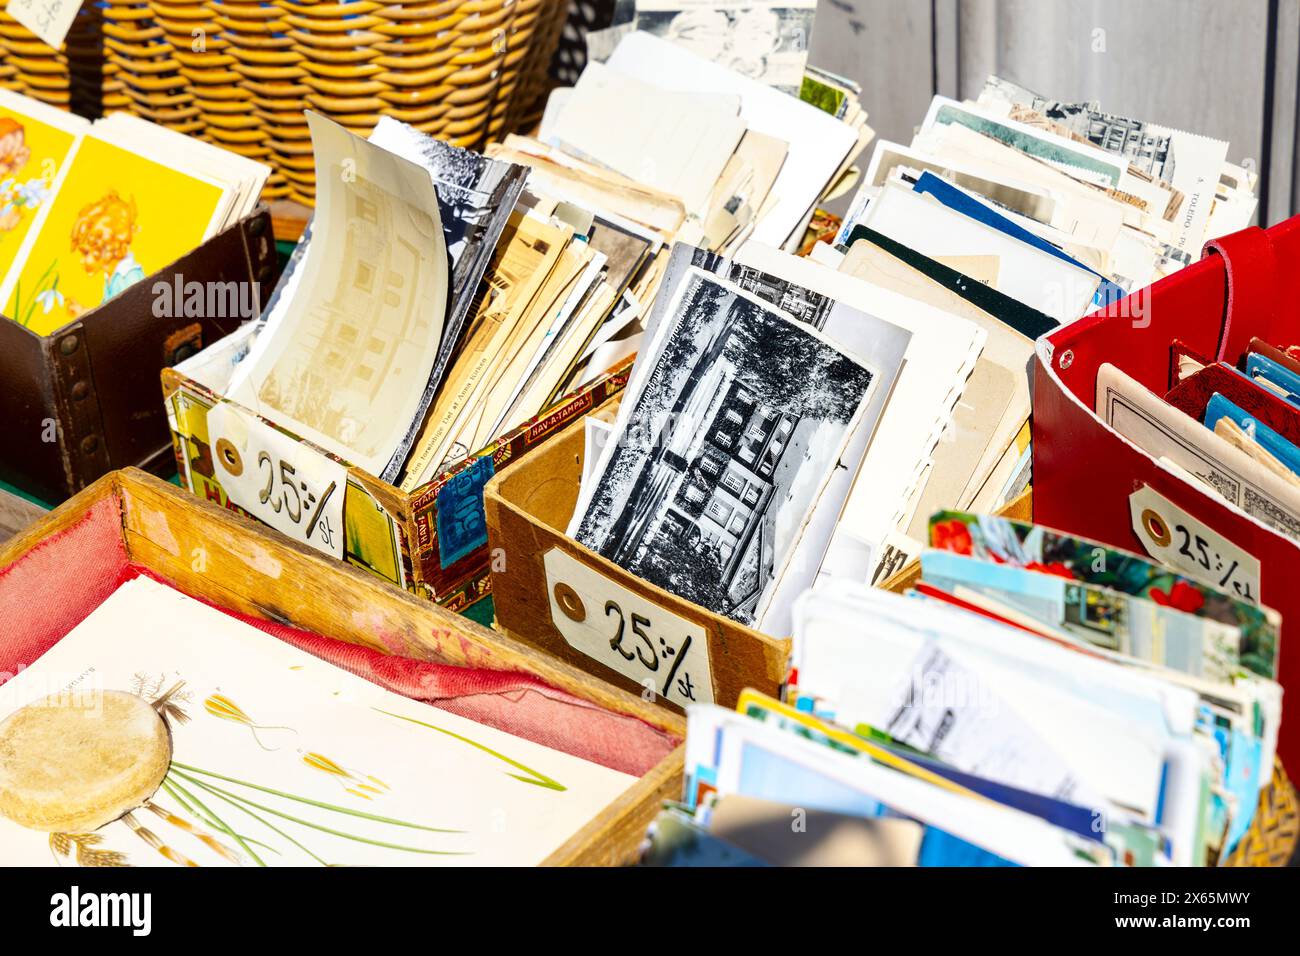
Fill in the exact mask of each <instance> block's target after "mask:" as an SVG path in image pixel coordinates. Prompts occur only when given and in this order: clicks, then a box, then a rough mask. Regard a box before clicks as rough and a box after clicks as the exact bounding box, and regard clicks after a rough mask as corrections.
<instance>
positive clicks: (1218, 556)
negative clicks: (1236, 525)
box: [1128, 485, 1260, 604]
mask: <svg viewBox="0 0 1300 956" xmlns="http://www.w3.org/2000/svg"><path fill="white" fill-rule="evenodd" d="M1128 506H1129V514H1130V516H1131V517H1132V519H1133V533H1134V534H1136V535H1137V536H1138V540H1139V541H1141V542H1142V545H1143V547H1145V548H1146V550H1147V554H1149V555H1151V557H1153V558H1155V559H1156V560H1158V561H1161V562H1162V563H1164V564H1167V565H1169V566H1170V567H1173V568H1177V569H1178V570H1179V571H1181V572H1183V573H1184V574H1186V575H1187V576H1188V577H1190V578H1196V579H1197V580H1198V581H1204V582H1205V583H1206V584H1208V585H1210V586H1211V587H1215V588H1218V589H1219V590H1220V591H1224V592H1226V593H1228V594H1231V595H1235V596H1236V597H1238V598H1240V599H1241V600H1243V601H1250V602H1252V603H1254V604H1258V603H1259V601H1260V594H1259V558H1257V557H1255V556H1254V555H1253V554H1251V553H1250V552H1249V551H1245V550H1243V549H1242V548H1239V547H1237V545H1235V544H1233V543H1232V542H1231V541H1229V540H1228V539H1227V538H1225V537H1224V536H1223V535H1221V534H1219V533H1218V532H1217V531H1215V530H1214V529H1213V528H1211V527H1210V526H1209V525H1207V524H1205V523H1204V522H1202V521H1200V520H1198V519H1197V518H1195V517H1193V516H1192V515H1190V514H1188V513H1187V512H1186V511H1184V510H1183V509H1182V508H1180V507H1178V506H1177V505H1176V504H1174V503H1173V502H1172V501H1170V500H1169V499H1168V498H1166V497H1165V496H1164V495H1162V494H1160V493H1159V492H1157V491H1155V490H1153V489H1151V488H1148V487H1146V486H1145V485H1144V486H1143V487H1141V488H1139V489H1138V490H1137V491H1135V492H1133V494H1131V495H1129V499H1128Z"/></svg>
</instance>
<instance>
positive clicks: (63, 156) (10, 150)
mask: <svg viewBox="0 0 1300 956" xmlns="http://www.w3.org/2000/svg"><path fill="white" fill-rule="evenodd" d="M89 125H90V124H89V123H87V122H86V121H85V120H82V119H81V118H80V117H77V116H73V115H70V114H67V113H64V112H62V111H61V110H56V109H54V108H53V107H48V106H44V104H41V103H38V102H36V101H34V100H29V99H27V98H26V97H21V96H18V95H17V94H15V93H11V92H9V91H8V90H0V263H3V265H2V266H0V285H3V283H4V278H5V272H7V271H8V270H9V269H10V268H11V267H13V266H14V265H15V264H16V263H17V262H18V250H19V249H20V248H22V245H23V241H24V240H25V239H26V238H27V235H28V233H29V232H30V231H31V229H32V227H33V226H34V225H35V223H36V222H37V220H38V218H39V213H40V211H41V210H42V208H44V207H46V206H48V205H49V203H50V201H51V200H52V199H53V198H54V193H55V191H56V190H57V188H58V186H59V184H60V183H61V182H62V179H63V173H64V171H65V170H66V169H67V166H68V164H69V162H70V160H71V159H72V157H73V155H74V154H75V153H76V150H77V147H78V146H79V145H80V143H81V134H82V133H83V132H84V131H85V130H86V129H87V128H88V127H89ZM47 298H48V297H47ZM0 304H2V303H0ZM42 307H43V305H42V302H41V301H40V300H39V299H37V298H36V297H35V296H32V297H28V298H26V299H25V300H24V301H22V302H20V303H18V307H17V310H16V311H13V312H10V311H8V310H0V311H4V313H5V314H7V315H8V316H9V317H10V318H12V319H14V320H15V321H17V322H18V323H19V324H20V325H25V324H27V323H28V322H30V321H31V320H32V319H33V318H34V317H35V315H36V312H37V310H38V309H41V308H42Z"/></svg>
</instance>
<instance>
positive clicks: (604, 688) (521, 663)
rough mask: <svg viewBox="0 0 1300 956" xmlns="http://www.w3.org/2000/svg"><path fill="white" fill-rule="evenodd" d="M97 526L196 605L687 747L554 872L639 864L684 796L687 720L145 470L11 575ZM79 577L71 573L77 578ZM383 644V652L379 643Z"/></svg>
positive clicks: (127, 558) (59, 517) (61, 522)
mask: <svg viewBox="0 0 1300 956" xmlns="http://www.w3.org/2000/svg"><path fill="white" fill-rule="evenodd" d="M91 521H94V522H99V523H101V524H102V523H109V524H111V525H112V527H110V528H107V529H104V528H102V527H101V528H100V529H99V531H98V532H97V533H100V534H101V536H102V535H103V534H107V535H109V536H110V537H111V536H112V535H120V540H121V548H122V549H123V552H124V562H125V564H126V565H129V566H136V567H142V568H144V569H145V570H147V571H149V572H151V573H152V574H154V575H156V576H158V577H161V578H163V579H165V580H167V581H169V582H170V583H172V584H173V585H174V586H175V587H177V588H179V589H180V590H182V591H184V592H186V593H187V594H190V595H192V596H194V597H198V598H202V599H205V600H207V601H210V602H212V603H214V604H217V605H219V606H221V607H224V608H227V609H230V610H233V611H238V612H241V613H243V614H248V615H252V616H254V617H259V618H262V619H265V620H272V621H277V622H280V623H284V624H288V625H290V626H293V627H297V628H301V629H304V630H309V631H314V632H316V633H319V634H323V635H326V636H329V637H333V638H336V639H339V640H342V641H346V642H348V643H351V644H357V645H362V646H365V647H369V648H372V649H374V650H376V651H379V652H381V653H384V654H400V655H402V656H405V657H411V658H415V659H419V660H424V661H431V662H435V663H441V664H449V665H454V666H461V667H476V668H484V667H486V668H490V669H492V670H505V671H511V672H520V673H526V674H530V675H532V676H534V677H537V678H539V679H541V680H543V681H545V682H546V683H547V684H550V685H551V686H552V687H555V688H557V689H559V690H562V691H566V692H568V693H569V694H572V695H574V696H576V697H579V698H581V699H583V700H585V701H588V702H590V703H591V704H592V705H594V706H596V707H599V708H603V709H605V710H607V711H611V712H614V713H617V714H621V715H626V716H630V717H635V718H637V719H639V720H641V721H644V722H645V723H646V724H649V725H650V726H651V727H653V728H655V729H656V730H658V731H660V732H661V733H663V734H665V735H666V736H667V737H669V738H670V739H671V740H672V741H676V742H677V746H676V747H675V748H674V749H671V750H670V751H668V752H667V755H666V756H665V757H664V758H663V759H662V760H661V761H660V762H659V763H658V764H657V765H655V766H654V767H653V769H652V770H650V771H649V772H648V773H646V774H645V775H644V776H643V777H642V778H641V780H640V782H639V783H637V784H635V785H634V786H632V787H631V788H630V789H629V790H627V791H626V792H625V793H624V794H623V795H622V796H620V797H619V798H618V799H617V800H615V801H614V802H613V803H611V804H610V805H609V806H608V807H606V808H605V809H604V810H603V811H602V812H601V813H600V814H598V815H597V816H596V817H595V818H593V819H592V820H591V822H590V823H589V824H588V825H587V826H586V827H584V828H583V829H582V830H581V831H579V832H578V833H576V834H575V835H574V836H573V837H572V838H571V839H570V840H569V841H568V842H567V843H565V844H564V845H563V846H562V847H560V848H559V849H558V850H556V851H555V852H554V853H553V854H552V855H551V856H550V857H549V858H547V860H546V861H545V863H546V865H557V866H594V865H605V866H609V865H621V864H625V863H629V862H631V861H633V860H634V859H635V857H636V854H637V849H638V846H639V844H640V842H641V841H642V839H643V838H644V836H645V831H646V827H647V826H648V824H649V823H650V821H651V820H652V819H653V818H654V816H655V814H656V813H658V811H659V809H660V805H661V803H662V801H663V800H665V799H677V798H678V797H679V796H680V793H681V786H682V763H683V747H682V746H681V745H680V741H681V740H683V739H684V737H685V724H684V721H683V720H682V719H681V718H679V717H677V716H676V715H674V714H671V713H668V712H667V711H665V710H663V709H662V708H659V707H655V706H654V705H653V704H650V703H648V702H646V701H644V700H642V699H641V698H639V697H637V696H636V695H633V694H628V693H625V692H623V691H621V690H618V689H616V688H613V687H610V686H609V685H608V684H605V683H603V682H601V681H598V680H595V679H593V678H591V677H590V676H588V675H587V674H585V673H583V672H581V671H580V670H578V669H577V668H574V667H570V666H569V665H567V664H565V663H563V662H561V661H557V660H555V659H554V658H553V657H552V656H550V655H548V654H545V653H543V652H540V651H538V650H535V649H533V648H530V647H527V646H525V645H523V644H521V643H519V642H517V641H515V640H512V639H510V638H509V637H506V636H504V635H501V634H499V633H496V632H493V631H490V630H487V629H486V628H483V627H480V626H478V625H476V624H474V623H473V622H472V621H469V620H467V619H465V618H463V617H460V616H458V615H455V614H452V613H450V612H448V611H445V610H443V609H442V608H439V607H437V606H436V605H433V604H430V603H428V602H427V601H421V600H418V599H416V598H414V597H412V596H411V595H409V594H406V593H405V592H403V591H400V590H398V589H397V588H394V587H391V586H388V585H385V584H382V583H380V582H378V581H376V580H375V579H374V578H373V577H371V576H369V575H366V574H364V573H362V572H359V571H357V570H354V569H353V568H350V567H347V566H346V565H342V564H339V563H338V562H336V561H333V560H331V559H330V558H328V557H326V556H325V555H322V554H320V553H318V552H316V551H314V550H312V549H311V548H308V547H305V546H301V545H298V544H295V543H293V542H292V541H290V540H289V539H287V538H285V537H283V536H282V535H279V534H277V533H275V532H273V531H270V530H268V529H266V528H264V527H263V526H261V525H259V524H257V523H255V522H253V521H250V520H248V519H245V518H243V517H240V516H239V515H235V514H232V513H230V512H228V511H225V510H224V509H222V508H218V507H215V506H213V505H210V504H207V503H205V502H202V501H198V500H196V499H195V498H193V497H192V496H190V495H189V494H187V493H185V492H182V491H181V490H180V489H178V488H176V487H174V486H172V485H169V484H166V483H164V482H162V481H160V480H158V479H157V478H154V477H152V476H150V475H148V474H146V473H144V472H142V471H139V470H137V469H134V468H128V469H125V470H123V471H117V472H113V473H111V474H109V475H106V476H105V477H104V478H102V479H100V480H99V481H97V482H95V484H93V485H91V486H90V487H89V488H87V489H86V490H84V491H82V492H81V493H80V494H78V495H77V496H76V497H74V498H72V499H71V500H69V501H67V502H65V503H64V504H63V505H61V506H60V507H59V508H57V509H55V510H54V511H53V512H51V513H50V514H48V515H47V516H46V517H44V518H42V519H41V520H40V521H38V522H37V523H36V524H35V525H33V526H32V527H30V528H29V529H27V530H26V531H24V532H22V533H20V534H19V535H18V536H16V537H15V538H13V539H11V540H10V541H9V542H8V543H6V544H4V545H0V571H3V570H4V569H5V568H8V567H9V565H11V564H12V563H13V562H15V561H17V560H18V559H20V558H23V557H24V556H27V555H31V554H33V553H35V552H38V551H42V550H44V549H48V548H50V547H56V546H58V542H57V540H56V539H59V538H60V537H61V535H62V533H63V532H67V531H73V532H74V533H75V532H76V531H77V530H78V529H82V530H84V528H85V527H86V523H87V522H91ZM101 540H102V537H101ZM64 544H65V546H69V543H68V542H66V541H65V542H64ZM71 547H76V545H71ZM195 554H202V555H203V561H202V564H201V567H202V570H201V571H196V570H195V567H196V563H195V559H194V557H193V555H195ZM78 571H79V569H78V568H76V566H75V561H73V562H71V568H70V570H69V571H68V572H67V573H69V574H76V573H78ZM86 578H87V579H86V580H85V581H84V582H82V583H81V586H83V587H84V588H85V589H86V590H87V591H88V592H93V590H94V589H95V588H96V587H99V588H100V589H101V590H102V589H103V588H104V587H105V586H106V585H107V586H108V589H109V590H110V591H111V584H112V582H105V581H101V580H98V578H97V577H96V576H94V575H87V576H86ZM55 583H56V582H53V581H51V582H50V584H51V585H52V586H53V585H54V584H55ZM104 596H106V594H105V595H104ZM88 600H89V602H90V603H89V606H88V607H86V608H85V609H84V610H83V611H82V612H81V616H84V614H85V613H88V612H89V609H90V608H91V607H93V606H94V603H95V602H94V600H93V598H92V599H88ZM51 613H56V612H55V611H51ZM72 623H75V621H73V622H72ZM70 626H71V625H69V627H70ZM64 633H66V631H64ZM381 634H382V635H384V639H383V641H380V639H379V638H378V637H377V636H376V635H381ZM5 639H12V640H19V639H21V637H20V636H18V635H14V636H13V637H10V638H5ZM668 746H671V743H670V744H669V745H668Z"/></svg>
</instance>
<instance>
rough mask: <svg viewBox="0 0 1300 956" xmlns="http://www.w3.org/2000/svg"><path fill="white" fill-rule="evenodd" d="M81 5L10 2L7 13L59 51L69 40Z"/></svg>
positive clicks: (55, 0) (50, 0)
mask: <svg viewBox="0 0 1300 956" xmlns="http://www.w3.org/2000/svg"><path fill="white" fill-rule="evenodd" d="M81 3H82V0H9V3H8V5H7V6H6V7H5V12H6V13H7V14H9V16H11V17H13V18H14V19H15V20H17V21H18V22H19V23H21V24H22V25H23V26H25V27H26V28H27V29H28V30H31V31H32V32H33V33H35V34H36V35H37V36H38V37H40V39H41V41H42V42H43V43H45V45H46V46H49V47H52V48H53V49H54V50H57V49H59V48H60V47H61V46H63V41H64V40H65V39H67V36H68V31H69V30H70V29H72V21H73V20H75V19H76V17H77V11H78V10H80V9H81ZM51 62H53V61H51Z"/></svg>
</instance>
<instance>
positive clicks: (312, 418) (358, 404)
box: [258, 177, 436, 451]
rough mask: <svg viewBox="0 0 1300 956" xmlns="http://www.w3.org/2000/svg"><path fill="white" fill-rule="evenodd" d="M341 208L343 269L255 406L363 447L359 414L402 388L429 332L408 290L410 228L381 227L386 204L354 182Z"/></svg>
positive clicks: (411, 277)
mask: <svg viewBox="0 0 1300 956" xmlns="http://www.w3.org/2000/svg"><path fill="white" fill-rule="evenodd" d="M372 193H374V194H375V195H372ZM346 202H347V206H346V208H347V219H346V222H347V232H346V236H345V239H344V248H345V252H344V258H343V260H342V261H344V262H347V263H349V264H350V265H349V268H348V269H347V271H346V272H344V273H341V274H339V275H337V276H335V277H334V279H335V286H334V289H333V294H332V295H330V296H329V297H328V298H327V299H325V300H324V301H321V302H320V303H319V304H318V305H317V307H315V308H313V309H311V310H310V311H309V313H308V314H307V316H306V317H305V318H306V322H305V323H304V325H303V328H302V331H301V334H299V335H297V336H295V337H294V340H293V342H292V345H291V347H290V348H288V349H286V351H285V353H284V354H283V356H282V357H281V358H280V360H279V361H278V362H277V363H276V365H275V367H274V370H273V372H272V374H271V375H269V376H267V378H266V380H265V381H264V382H263V383H262V385H261V388H260V389H259V390H258V398H259V399H260V400H261V401H262V402H264V403H265V404H266V405H268V406H270V407H272V408H275V409H277V410H279V411H281V412H284V413H286V414H288V415H289V416H291V417H292V418H294V419H295V420H297V421H301V422H303V423H305V424H306V425H308V426H310V427H312V428H314V429H316V430H317V431H320V432H322V433H323V434H326V435H329V436H331V437H332V438H335V439H337V440H338V441H340V442H343V443H345V444H348V445H357V444H358V443H361V445H362V446H364V436H363V434H362V433H363V431H364V429H363V427H362V425H361V422H363V421H364V420H365V416H364V414H363V413H362V411H363V410H364V409H367V408H371V407H373V406H374V405H375V404H376V403H380V404H381V405H382V400H381V399H382V396H381V393H383V392H385V391H387V390H390V389H393V388H397V389H402V388H403V387H404V386H405V385H406V378H404V377H403V374H402V373H403V369H404V367H405V366H406V365H407V364H409V362H406V361H404V359H405V358H407V357H409V356H410V354H411V350H412V349H423V348H424V343H425V342H427V341H428V339H429V337H430V336H431V335H432V333H433V331H434V330H432V329H431V327H430V326H431V322H432V321H433V317H432V315H431V313H430V312H429V310H428V309H427V308H425V307H424V304H423V303H421V302H420V301H419V298H418V296H415V295H412V294H411V292H410V287H411V286H413V285H418V279H417V277H418V276H419V273H420V270H421V269H422V268H424V267H425V266H424V262H423V256H424V253H423V250H422V248H421V238H422V237H421V235H420V233H419V230H418V229H417V228H415V227H414V226H412V225H408V226H406V227H405V228H403V227H401V226H400V224H398V223H394V222H390V221H388V220H389V219H391V218H392V217H391V215H390V206H389V203H388V202H387V199H386V196H384V195H382V194H379V191H378V189H377V187H375V186H373V185H372V184H370V183H368V182H367V181H366V180H364V179H362V178H360V177H358V178H357V179H356V180H355V181H354V182H352V183H349V184H348V188H347V189H346ZM426 244H427V243H426ZM435 341H436V337H435ZM365 450H367V451H369V449H365Z"/></svg>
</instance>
